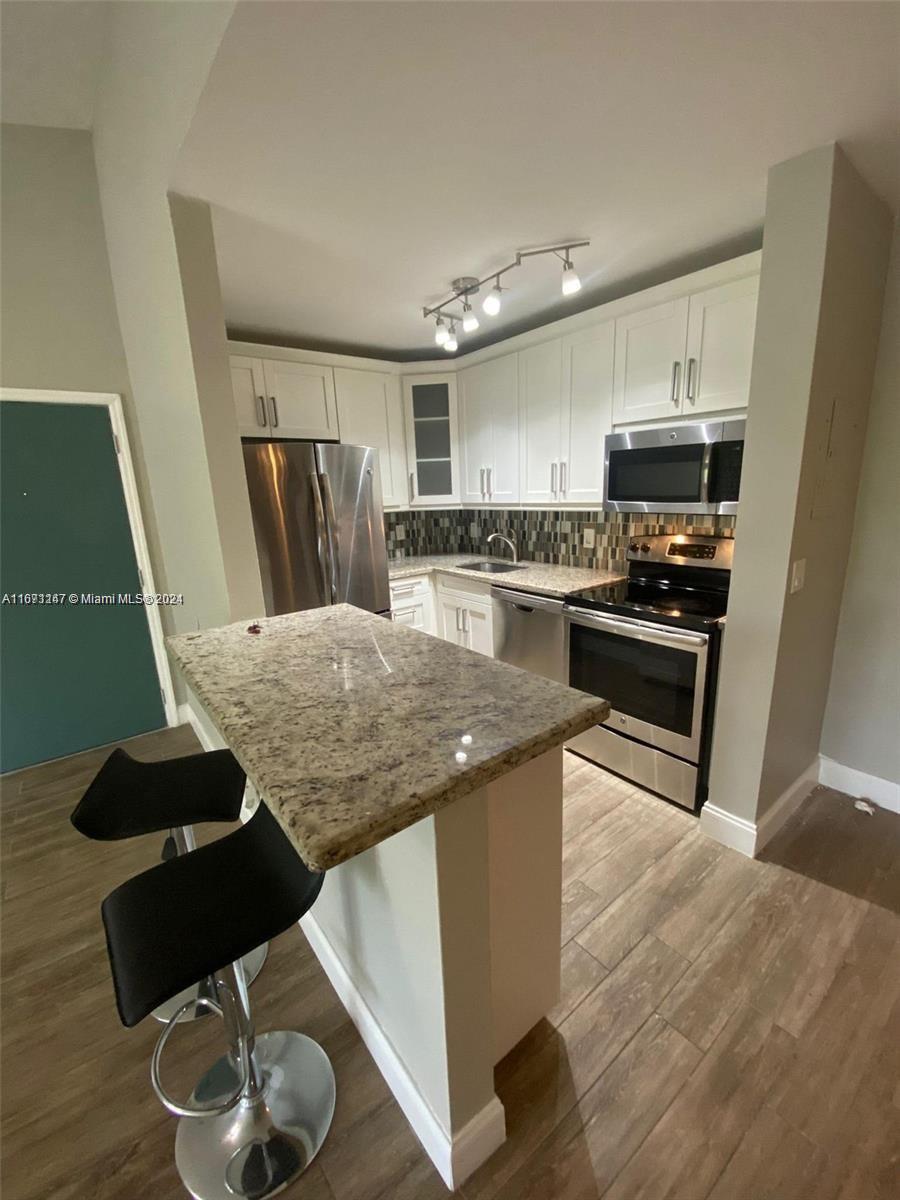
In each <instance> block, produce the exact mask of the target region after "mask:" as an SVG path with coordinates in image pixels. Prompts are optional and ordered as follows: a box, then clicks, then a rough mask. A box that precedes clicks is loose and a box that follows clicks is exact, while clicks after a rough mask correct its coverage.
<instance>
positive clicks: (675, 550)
mask: <svg viewBox="0 0 900 1200" xmlns="http://www.w3.org/2000/svg"><path fill="white" fill-rule="evenodd" d="M716 550H717V547H716V546H710V545H702V544H701V545H696V544H693V545H692V544H691V543H688V544H687V545H686V546H685V545H681V544H680V543H679V542H669V548H668V550H667V551H666V554H667V555H668V557H669V558H715V557H716Z"/></svg>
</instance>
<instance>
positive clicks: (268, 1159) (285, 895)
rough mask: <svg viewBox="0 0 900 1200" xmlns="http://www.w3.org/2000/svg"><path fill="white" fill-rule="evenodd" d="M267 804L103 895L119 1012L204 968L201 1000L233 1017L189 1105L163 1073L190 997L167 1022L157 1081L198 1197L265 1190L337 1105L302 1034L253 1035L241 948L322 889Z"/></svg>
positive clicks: (170, 990)
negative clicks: (209, 982)
mask: <svg viewBox="0 0 900 1200" xmlns="http://www.w3.org/2000/svg"><path fill="white" fill-rule="evenodd" d="M323 879H324V875H321V874H317V873H315V872H312V871H310V870H309V869H308V868H307V867H306V866H305V864H304V863H303V861H302V859H301V858H300V857H299V855H298V854H297V853H296V851H295V850H294V848H293V847H292V846H291V844H290V842H289V841H288V839H287V837H286V836H285V835H284V833H283V832H282V830H281V828H280V826H279V825H278V823H277V821H276V820H275V818H274V817H273V816H272V814H271V813H270V812H269V810H268V808H266V806H265V805H264V804H262V803H261V804H260V806H259V809H258V810H257V812H256V813H255V814H254V815H253V817H252V818H251V819H250V821H248V822H247V824H246V825H244V826H243V827H242V828H241V829H239V830H237V831H236V832H234V833H230V834H227V835H226V836H225V837H223V838H220V839H219V840H218V841H216V842H212V843H211V844H210V845H208V846H201V847H200V849H198V850H195V851H194V852H193V853H191V854H186V855H183V856H181V857H178V858H173V859H170V860H169V861H168V862H163V863H160V864H159V866H156V867H151V869H150V870H149V871H145V872H144V873H143V874H141V875H137V876H135V878H133V879H130V880H128V882H127V883H123V884H122V885H121V886H120V887H118V888H116V890H115V891H114V892H111V893H110V894H109V895H108V896H107V897H106V899H105V900H104V901H103V906H102V912H103V922H104V925H105V927H106V943H107V949H108V951H109V961H110V966H111V969H112V976H113V983H114V986H115V992H116V1004H117V1006H118V1010H119V1016H120V1017H121V1020H122V1023H123V1024H124V1025H126V1026H129V1027H131V1026H133V1025H136V1024H137V1023H138V1022H139V1021H141V1020H143V1018H144V1017H146V1016H147V1015H148V1014H149V1013H151V1012H152V1011H153V1010H154V1009H155V1008H156V1007H157V1006H158V1005H160V1004H162V1003H164V1002H165V1001H166V1000H168V999H169V998H170V997H172V996H174V995H175V994H176V993H178V992H180V991H181V990H182V989H184V988H186V987H188V986H189V985H190V984H192V983H194V982H196V981H197V980H199V979H203V978H205V977H207V976H212V977H213V978H214V979H215V983H216V997H215V999H213V998H212V997H204V998H201V999H200V1000H199V1001H197V1003H200V1004H202V1005H204V1006H205V1007H207V1008H208V1009H210V1010H211V1011H213V1012H215V1013H217V1014H218V1015H219V1016H221V1017H222V1018H223V1019H224V1021H225V1026H226V1030H227V1033H228V1038H229V1043H230V1048H229V1052H228V1053H227V1054H226V1055H225V1056H224V1057H222V1058H220V1059H219V1060H218V1062H216V1063H215V1064H214V1065H213V1067H212V1068H211V1069H210V1070H209V1071H207V1073H206V1074H205V1075H204V1076H203V1078H202V1079H201V1080H200V1081H199V1083H198V1084H197V1085H196V1086H195V1088H194V1090H193V1093H192V1094H191V1097H190V1099H189V1100H188V1101H187V1102H185V1103H182V1102H180V1101H178V1100H175V1099H173V1098H172V1097H171V1096H170V1095H169V1094H168V1092H167V1091H166V1089H165V1087H164V1085H163V1082H162V1079H161V1074H160V1064H161V1059H162V1054H163V1051H164V1049H165V1046H166V1043H167V1042H168V1039H169V1036H170V1035H171V1033H172V1031H173V1030H174V1028H175V1026H176V1025H177V1024H178V1022H179V1019H180V1017H181V1015H182V1013H183V1012H184V1011H186V1010H187V1009H188V1008H189V1007H190V1005H191V1003H192V1001H188V1002H187V1003H186V1004H185V1005H182V1008H181V1010H179V1011H176V1012H175V1013H174V1014H173V1016H172V1017H171V1018H170V1020H169V1021H168V1023H167V1024H166V1027H165V1029H163V1031H162V1032H161V1034H160V1036H159V1040H158V1042H157V1045H156V1049H155V1050H154V1053H153V1060H152V1064H151V1080H152V1082H153V1087H154V1089H155V1090H156V1093H157V1095H158V1096H159V1098H160V1099H161V1100H162V1102H163V1104H165V1106H166V1107H167V1108H168V1109H169V1111H170V1112H172V1113H174V1114H175V1115H176V1116H178V1117H180V1118H181V1120H180V1121H179V1123H178V1131H177V1134H176V1137H175V1164H176V1166H177V1168H178V1173H179V1174H180V1176H181V1178H182V1181H183V1182H184V1184H185V1186H186V1187H187V1189H188V1191H189V1192H190V1193H191V1195H192V1196H194V1197H195V1200H233V1198H234V1197H235V1196H239V1197H246V1198H248V1200H263V1197H267V1196H272V1195H274V1194H275V1193H276V1192H279V1191H281V1190H282V1188H284V1187H286V1186H287V1185H288V1184H289V1183H290V1182H291V1181H292V1180H293V1179H294V1178H296V1176H298V1175H300V1174H301V1173H302V1172H303V1171H304V1170H305V1169H306V1167H307V1166H308V1165H309V1163H310V1162H311V1161H312V1159H313V1158H314V1157H315V1155H316V1153H317V1152H318V1150H319V1148H320V1147H321V1145H322V1143H323V1141H324V1140H325V1135H326V1134H327V1132H328V1129H329V1127H330V1125H331V1119H332V1116H333V1114H334V1100H335V1085H334V1072H333V1071H332V1068H331V1063H330V1062H329V1060H328V1056H327V1055H326V1054H325V1051H324V1050H323V1049H322V1048H321V1046H319V1045H318V1044H317V1043H316V1042H314V1041H312V1039H311V1038H308V1037H305V1036H304V1035H303V1034H300V1033H293V1032H289V1031H279V1032H276V1033H265V1034H262V1035H261V1036H260V1037H256V1035H255V1031H254V1027H253V1020H252V1018H251V1015H250V1005H249V1000H248V996H247V988H246V985H245V982H244V973H243V969H242V967H241V958H242V957H243V956H244V955H245V954H247V952H248V951H249V950H250V949H251V948H252V947H253V946H256V945H258V944H259V942H260V941H261V940H266V939H268V938H272V937H275V936H276V935H277V934H279V933H282V932H283V931H284V930H285V929H287V928H289V927H290V926H291V925H293V924H294V922H295V921H298V920H299V919H300V917H301V916H303V914H304V913H305V912H306V911H307V910H308V909H309V908H310V906H311V905H312V903H313V901H314V900H315V899H316V897H317V896H318V894H319V891H320V890H321V887H322V881H323Z"/></svg>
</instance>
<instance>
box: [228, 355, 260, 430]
mask: <svg viewBox="0 0 900 1200" xmlns="http://www.w3.org/2000/svg"><path fill="white" fill-rule="evenodd" d="M229 362H230V364H231V390H232V392H233V393H234V409H235V412H236V413H237V423H238V432H239V433H240V435H241V437H268V436H269V416H268V409H267V407H266V381H265V377H264V375H263V365H262V359H259V358H244V357H243V356H242V355H239V354H233V355H232V356H231V358H230V359H229Z"/></svg>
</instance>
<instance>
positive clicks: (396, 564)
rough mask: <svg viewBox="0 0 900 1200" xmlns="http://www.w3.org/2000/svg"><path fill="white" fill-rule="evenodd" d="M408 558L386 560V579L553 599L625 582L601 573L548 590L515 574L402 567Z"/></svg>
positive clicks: (617, 574)
mask: <svg viewBox="0 0 900 1200" xmlns="http://www.w3.org/2000/svg"><path fill="white" fill-rule="evenodd" d="M408 561H409V560H408V559H402V558H392V559H389V560H388V580H391V579H403V578H408V577H412V576H421V575H455V576H456V577H457V578H458V579H471V580H472V582H473V583H489V584H491V585H492V586H497V587H508V588H510V589H511V590H512V591H516V592H530V593H531V594H533V595H535V596H549V597H551V598H552V599H554V600H562V599H563V597H564V596H578V595H581V593H582V592H589V591H590V590H591V589H592V588H595V587H598V586H604V585H606V584H611V583H618V582H620V581H621V580H623V579H627V575H626V574H625V573H624V572H620V571H604V572H599V571H598V574H602V575H603V576H604V578H603V579H601V580H598V581H597V582H593V583H585V584H581V585H580V586H579V587H570V588H548V587H538V586H536V585H535V584H528V583H523V582H520V581H519V580H518V578H517V572H514V571H501V572H499V573H498V574H496V575H492V574H487V573H484V572H480V571H466V570H465V569H464V568H462V567H458V566H443V565H437V564H435V563H429V564H428V566H419V567H416V566H404V565H403V564H404V563H405V562H408ZM520 565H523V566H526V567H537V568H546V567H550V568H551V569H552V568H554V567H561V568H562V569H563V570H569V571H581V570H584V571H589V570H592V568H590V567H564V566H563V565H562V563H532V562H528V563H522V564H520Z"/></svg>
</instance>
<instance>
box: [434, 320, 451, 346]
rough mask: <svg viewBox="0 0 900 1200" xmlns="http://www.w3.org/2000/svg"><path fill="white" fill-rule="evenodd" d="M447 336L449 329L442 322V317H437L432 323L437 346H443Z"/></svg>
mask: <svg viewBox="0 0 900 1200" xmlns="http://www.w3.org/2000/svg"><path fill="white" fill-rule="evenodd" d="M449 336H450V330H449V329H448V328H447V326H446V324H445V323H444V318H443V317H438V319H437V321H436V322H435V325H434V340H435V341H436V342H437V344H438V345H439V346H443V344H444V342H446V340H447V338H448V337H449Z"/></svg>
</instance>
